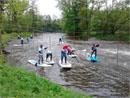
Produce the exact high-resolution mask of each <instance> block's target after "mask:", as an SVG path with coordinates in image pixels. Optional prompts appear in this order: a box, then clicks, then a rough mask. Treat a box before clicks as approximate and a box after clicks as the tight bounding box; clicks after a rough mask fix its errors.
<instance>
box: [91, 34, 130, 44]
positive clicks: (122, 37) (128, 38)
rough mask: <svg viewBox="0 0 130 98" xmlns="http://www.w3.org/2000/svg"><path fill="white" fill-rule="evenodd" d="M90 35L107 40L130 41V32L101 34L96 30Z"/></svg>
mask: <svg viewBox="0 0 130 98" xmlns="http://www.w3.org/2000/svg"><path fill="white" fill-rule="evenodd" d="M90 37H95V38H97V39H100V40H106V41H126V42H130V34H127V33H126V34H119V33H118V34H114V35H113V34H104V35H103V34H101V33H96V32H91V33H90Z"/></svg>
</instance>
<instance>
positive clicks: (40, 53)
mask: <svg viewBox="0 0 130 98" xmlns="http://www.w3.org/2000/svg"><path fill="white" fill-rule="evenodd" d="M38 58H39V59H38V63H39V64H40V62H41V63H43V61H44V59H43V45H40V47H39V48H38Z"/></svg>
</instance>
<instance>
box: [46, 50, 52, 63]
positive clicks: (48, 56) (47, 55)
mask: <svg viewBox="0 0 130 98" xmlns="http://www.w3.org/2000/svg"><path fill="white" fill-rule="evenodd" d="M48 58H50V60H49V61H52V52H51V51H50V50H47V52H46V61H48Z"/></svg>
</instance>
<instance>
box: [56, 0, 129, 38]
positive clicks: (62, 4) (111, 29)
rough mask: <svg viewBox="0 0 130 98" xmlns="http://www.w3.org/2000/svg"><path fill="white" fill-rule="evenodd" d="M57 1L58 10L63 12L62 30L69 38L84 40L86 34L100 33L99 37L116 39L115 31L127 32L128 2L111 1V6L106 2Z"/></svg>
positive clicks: (102, 0) (125, 0)
mask: <svg viewBox="0 0 130 98" xmlns="http://www.w3.org/2000/svg"><path fill="white" fill-rule="evenodd" d="M58 1H59V8H60V9H61V10H62V11H63V21H64V25H62V26H63V30H64V31H65V32H67V33H68V34H69V35H71V36H72V35H73V36H79V37H81V38H83V39H84V38H86V35H89V34H88V33H90V32H92V31H96V32H100V34H101V36H102V34H103V35H105V36H109V35H113V37H117V36H115V33H116V32H117V31H124V32H126V33H128V32H129V28H130V18H129V16H130V13H129V12H130V3H129V2H128V0H112V5H110V4H109V3H108V0H69V1H68V0H58ZM82 32H85V33H84V34H83V33H82ZM86 32H87V33H86ZM78 34H80V35H78ZM90 35H91V34H90ZM116 35H118V34H116ZM84 36H85V37H84ZM119 36H120V34H119ZM87 37H89V36H87ZM115 39H117V38H115ZM120 39H122V38H120ZM120 39H119V40H120ZM123 39H128V38H123ZM117 40H118V39H117Z"/></svg>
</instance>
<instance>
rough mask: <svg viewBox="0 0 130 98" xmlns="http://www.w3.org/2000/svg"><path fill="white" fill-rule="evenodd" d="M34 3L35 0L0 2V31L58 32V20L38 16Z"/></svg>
mask: <svg viewBox="0 0 130 98" xmlns="http://www.w3.org/2000/svg"><path fill="white" fill-rule="evenodd" d="M35 3H36V0H0V31H3V32H44V31H45V32H53V31H55V32H56V31H60V30H61V28H60V26H59V24H60V20H58V19H57V17H53V18H51V17H50V16H49V15H46V16H42V15H40V14H39V13H38V10H37V7H36V4H35Z"/></svg>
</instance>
